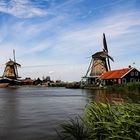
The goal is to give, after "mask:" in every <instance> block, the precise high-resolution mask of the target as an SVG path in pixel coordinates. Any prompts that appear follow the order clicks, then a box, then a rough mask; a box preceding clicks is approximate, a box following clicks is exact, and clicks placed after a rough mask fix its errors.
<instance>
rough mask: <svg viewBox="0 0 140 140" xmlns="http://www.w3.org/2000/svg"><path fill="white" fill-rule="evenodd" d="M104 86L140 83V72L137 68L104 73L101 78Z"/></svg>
mask: <svg viewBox="0 0 140 140" xmlns="http://www.w3.org/2000/svg"><path fill="white" fill-rule="evenodd" d="M99 79H100V80H101V83H102V84H103V85H113V84H125V83H129V82H140V72H139V71H138V70H137V69H136V68H132V67H129V68H123V69H118V70H112V71H108V72H106V73H104V74H103V75H101V76H100V77H99Z"/></svg>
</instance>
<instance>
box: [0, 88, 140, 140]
mask: <svg viewBox="0 0 140 140" xmlns="http://www.w3.org/2000/svg"><path fill="white" fill-rule="evenodd" d="M135 94H136V93H135ZM135 94H130V93H128V94H126V93H121V92H114V93H109V92H107V91H106V90H82V89H76V90H73V89H65V88H43V87H40V88H19V89H8V88H7V89H0V140H53V139H56V140H57V134H56V131H55V130H56V129H59V125H60V124H62V123H64V121H68V120H69V118H74V117H75V116H77V115H83V112H84V108H85V106H86V104H88V103H89V101H91V100H94V101H96V102H109V103H112V102H113V101H116V102H126V101H131V102H139V101H140V94H139V93H137V94H136V95H135ZM133 95H135V96H133ZM135 97H136V98H135Z"/></svg>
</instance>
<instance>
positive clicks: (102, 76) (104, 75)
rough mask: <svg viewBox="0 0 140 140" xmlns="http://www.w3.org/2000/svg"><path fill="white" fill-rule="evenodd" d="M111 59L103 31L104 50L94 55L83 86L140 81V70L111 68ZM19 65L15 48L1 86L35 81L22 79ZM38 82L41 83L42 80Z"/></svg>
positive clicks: (82, 81)
mask: <svg viewBox="0 0 140 140" xmlns="http://www.w3.org/2000/svg"><path fill="white" fill-rule="evenodd" d="M110 60H111V61H113V62H114V59H113V58H112V57H111V56H110V55H109V51H108V47H107V41H106V37H105V34H104V33H103V50H102V51H99V52H96V53H94V54H93V55H92V59H91V62H90V65H89V67H88V70H87V72H86V75H85V76H84V77H82V80H81V86H82V87H83V86H85V87H86V86H89V87H94V86H96V87H97V86H106V85H113V84H124V83H128V82H139V81H140V72H139V71H138V70H137V69H136V68H133V67H131V66H129V67H128V68H122V69H118V70H111V65H110ZM18 67H21V65H20V64H18V63H17V62H16V59H15V50H13V60H11V59H10V60H9V61H8V62H7V63H6V66H5V69H4V73H3V75H2V77H1V79H0V87H7V86H8V85H24V84H25V81H26V84H28V83H33V81H32V80H31V79H25V80H21V79H20V78H21V77H19V75H18V69H17V68H18ZM37 83H41V82H40V81H39V82H38V81H37Z"/></svg>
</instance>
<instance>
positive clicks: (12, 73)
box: [2, 50, 21, 80]
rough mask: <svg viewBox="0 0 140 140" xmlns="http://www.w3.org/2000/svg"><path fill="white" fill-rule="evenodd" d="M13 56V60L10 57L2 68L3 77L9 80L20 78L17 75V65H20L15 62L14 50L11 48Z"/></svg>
mask: <svg viewBox="0 0 140 140" xmlns="http://www.w3.org/2000/svg"><path fill="white" fill-rule="evenodd" d="M13 56H14V60H11V59H10V60H9V61H8V62H7V63H6V67H5V70H4V73H3V76H2V77H3V78H8V79H11V80H17V79H18V78H20V77H19V76H18V70H17V67H20V66H21V65H20V64H18V63H17V62H16V59H15V50H13Z"/></svg>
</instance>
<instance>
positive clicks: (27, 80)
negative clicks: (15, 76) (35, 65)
mask: <svg viewBox="0 0 140 140" xmlns="http://www.w3.org/2000/svg"><path fill="white" fill-rule="evenodd" d="M22 82H23V83H33V80H31V79H25V80H22Z"/></svg>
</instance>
